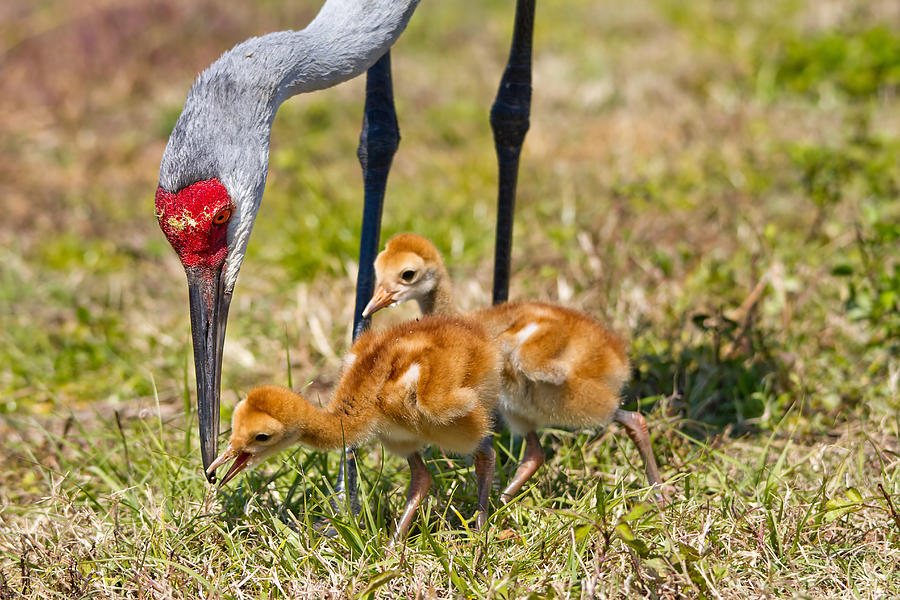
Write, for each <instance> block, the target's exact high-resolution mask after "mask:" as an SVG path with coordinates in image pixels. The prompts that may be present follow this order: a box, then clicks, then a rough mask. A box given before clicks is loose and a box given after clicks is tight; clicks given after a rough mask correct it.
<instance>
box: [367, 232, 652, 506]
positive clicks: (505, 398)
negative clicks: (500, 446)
mask: <svg viewBox="0 0 900 600" xmlns="http://www.w3.org/2000/svg"><path fill="white" fill-rule="evenodd" d="M375 274H376V279H377V282H376V290H375V293H374V295H373V296H372V300H371V301H370V302H369V304H368V305H367V306H366V308H365V310H364V311H363V315H364V316H369V315H371V314H373V313H374V312H376V311H377V310H380V309H382V308H385V307H387V306H392V305H394V304H399V303H401V302H406V301H408V300H414V301H416V302H417V303H418V304H419V307H420V309H421V310H422V313H423V314H426V315H429V314H438V315H457V316H459V315H462V313H461V312H460V310H459V309H458V308H457V306H456V304H455V302H454V300H453V289H452V284H451V281H450V277H449V275H448V273H447V269H446V267H445V266H444V261H443V259H442V258H441V254H440V252H438V250H437V248H435V246H434V244H432V243H431V241H430V240H428V239H427V238H425V237H422V236H420V235H416V234H413V233H404V234H400V235H397V236H394V237H393V238H391V239H390V240H388V242H387V244H386V245H385V249H384V250H383V251H382V252H381V253H380V254H379V255H378V257H377V258H376V259H375ZM465 316H466V317H467V318H468V319H469V320H470V321H471V322H475V323H478V324H480V325H481V326H483V327H484V328H485V329H486V330H487V331H488V334H489V335H490V337H491V338H492V339H494V340H495V341H496V342H497V345H498V347H499V349H500V351H501V353H502V355H503V359H504V366H503V370H502V379H501V393H500V403H499V409H500V412H501V414H502V415H503V417H504V418H505V419H506V421H507V423H508V424H509V427H510V429H511V430H512V431H513V432H515V433H519V434H522V435H524V436H525V457H524V459H523V461H522V463H521V464H520V465H519V468H518V469H517V471H516V474H515V475H514V476H513V478H512V480H511V481H510V482H509V484H508V485H507V486H506V488H505V489H504V490H503V495H502V501H503V502H504V503H505V502H508V501H509V500H511V499H512V498H513V497H515V495H516V494H517V493H518V491H519V490H520V489H521V488H522V486H523V485H524V484H525V482H526V481H528V479H530V478H531V476H532V475H534V473H535V472H536V471H537V470H538V469H539V468H540V466H541V465H542V464H543V463H544V451H543V448H542V447H541V444H540V440H539V439H538V436H537V430H538V429H540V428H542V427H549V426H555V427H586V426H591V427H594V426H604V425H607V424H608V423H610V422H611V421H615V422H617V423H619V424H620V425H622V426H623V427H624V428H625V431H626V432H627V433H628V436H629V437H630V438H631V439H632V440H633V441H634V443H635V444H636V445H637V447H638V451H639V452H640V455H641V459H642V460H643V463H644V468H645V470H646V473H647V479H648V480H649V482H650V484H651V485H654V486H657V485H659V484H661V483H662V480H661V479H660V476H659V469H658V467H657V465H656V458H655V457H654V456H653V450H652V448H651V445H650V434H649V432H648V429H647V421H646V419H645V418H644V417H643V415H641V414H640V413H636V412H632V411H627V410H623V409H621V408H619V406H620V404H621V400H622V398H621V390H622V387H623V386H624V384H625V383H626V382H627V381H628V378H629V376H630V365H629V361H628V356H627V354H626V351H625V342H624V340H623V339H622V338H621V337H619V336H618V335H616V334H615V333H613V332H612V331H610V330H609V329H607V328H606V327H604V326H603V325H601V324H600V323H599V322H597V321H596V320H595V319H593V318H591V317H589V316H588V315H585V314H583V313H580V312H577V311H574V310H571V309H568V308H564V307H561V306H556V305H552V304H545V303H539V302H517V303H505V304H500V305H497V306H492V307H491V308H486V309H483V310H478V311H474V312H472V313H469V314H467V315H465Z"/></svg>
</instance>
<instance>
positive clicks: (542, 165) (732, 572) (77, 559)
mask: <svg viewBox="0 0 900 600" xmlns="http://www.w3.org/2000/svg"><path fill="white" fill-rule="evenodd" d="M296 4H297V3H293V4H291V3H286V4H284V5H282V3H277V2H267V3H262V4H259V5H250V4H246V3H237V2H230V3H227V6H225V7H222V5H221V3H211V2H205V3H195V4H190V5H188V4H182V3H174V2H165V1H164V2H153V3H150V2H147V3H137V4H129V5H127V6H126V5H125V4H120V3H118V2H102V3H100V2H97V3H90V4H84V5H78V6H76V5H74V4H68V3H55V2H47V3H38V4H34V3H26V2H20V3H13V5H12V6H11V8H10V9H9V10H10V11H11V12H10V13H9V14H10V15H13V16H14V18H11V19H8V20H4V21H2V22H0V44H2V45H0V48H2V51H0V52H2V53H0V56H2V58H0V61H2V62H3V65H4V73H5V75H4V81H5V90H4V94H2V95H0V109H2V111H0V114H2V115H4V116H3V117H2V119H0V127H2V135H0V144H2V149H3V152H0V194H2V197H3V198H4V219H3V220H2V222H0V263H2V265H3V268H2V269H0V305H2V306H3V307H4V310H3V311H0V435H2V436H3V440H4V445H3V447H4V452H3V453H2V455H0V598H18V597H25V598H32V597H60V598H87V597H134V598H182V597H184V598H188V597H191V598H193V597H206V598H215V597H222V598H270V597H311V598H320V597H335V598H341V597H352V598H357V597H359V598H376V597H383V598H392V597H413V596H415V597H420V598H431V597H477V598H547V597H558V598H580V597H613V596H616V597H619V596H622V597H647V596H650V597H656V598H676V597H705V598H751V597H752V598H757V597H760V596H768V597H787V596H790V597H799V598H819V597H855V598H890V597H894V596H897V595H898V591H900V590H898V589H897V588H898V584H897V583H896V581H898V580H900V579H898V577H897V573H896V571H897V567H896V565H897V564H900V563H898V551H900V475H898V468H897V467H898V464H900V454H898V453H900V448H898V438H900V398H898V383H900V356H898V353H900V320H898V316H897V315H898V314H900V311H898V308H900V307H898V302H900V262H898V257H897V252H896V248H897V241H898V238H900V230H898V228H897V225H896V224H897V222H898V218H900V203H898V202H897V196H898V191H900V166H898V165H900V160H898V159H900V120H898V117H897V115H898V114H900V110H898V109H900V106H898V104H900V100H898V97H897V86H898V79H897V72H898V69H900V63H898V54H897V48H898V44H900V42H898V40H900V30H898V29H897V28H896V27H894V26H892V25H891V24H892V23H896V22H897V19H896V16H897V12H896V11H897V9H896V7H895V6H894V3H892V2H861V1H859V0H840V1H838V2H834V3H829V4H828V5H827V6H826V5H821V4H815V3H804V2H795V1H787V0H785V1H783V2H782V1H778V2H769V3H750V2H743V1H740V2H732V3H721V2H713V1H711V0H710V1H706V0H703V1H700V2H694V3H690V4H685V3H676V2H670V1H669V0H648V1H647V2H643V3H631V4H629V5H624V6H623V5H618V4H610V3H599V4H598V3H596V2H567V3H564V4H563V3H539V7H538V15H537V31H536V40H535V44H536V46H535V92H534V106H533V113H532V128H531V130H530V132H529V134H528V138H527V140H526V148H525V152H524V154H523V165H522V173H521V176H520V182H519V198H518V207H517V222H516V232H515V247H514V268H515V273H514V277H513V287H512V294H511V295H512V296H513V297H515V298H536V299H547V300H553V301H560V302H563V303H565V304H567V305H571V306H574V307H577V308H580V309H583V310H585V311H587V312H589V313H591V314H594V315H596V316H598V317H600V318H603V319H604V320H606V321H608V322H610V323H612V324H613V326H614V327H615V328H617V329H618V330H619V331H621V332H623V333H627V334H628V335H629V337H630V339H631V355H632V358H633V362H634V365H635V370H634V377H633V380H632V382H631V384H630V385H629V388H628V390H627V393H626V403H627V405H628V407H630V408H638V407H640V410H642V411H643V412H645V413H647V414H648V420H649V421H650V424H651V428H652V433H653V436H654V447H655V450H656V453H657V456H658V458H659V461H660V465H661V468H662V472H663V475H664V477H665V478H667V479H668V480H670V481H671V482H672V483H673V485H675V487H676V490H677V492H676V498H675V502H674V503H673V504H672V505H671V506H669V507H667V508H665V509H659V508H657V507H655V506H654V505H652V504H649V503H647V490H646V489H645V488H644V487H643V486H644V478H643V475H642V472H641V468H640V461H639V458H638V456H637V453H636V451H635V449H634V448H633V445H632V444H631V443H630V442H629V441H628V440H627V439H626V437H625V436H624V435H622V432H621V431H620V430H618V429H616V428H615V427H611V428H610V429H609V430H607V431H599V432H596V431H573V432H565V431H556V430H552V431H546V432H544V433H543V441H544V444H545V446H546V447H547V448H548V454H549V460H548V462H547V464H546V466H545V467H544V468H543V469H542V470H541V471H540V473H539V474H538V475H537V476H536V478H535V480H534V484H533V485H531V486H529V487H527V488H526V490H525V491H524V492H523V494H522V497H521V498H520V499H519V501H518V502H517V503H515V504H514V505H512V506H510V507H509V508H506V509H502V510H498V511H496V512H495V513H494V516H493V517H492V521H491V526H490V527H489V528H488V530H487V531H486V532H482V533H476V532H473V531H471V530H470V529H469V527H470V526H471V520H470V517H471V515H472V512H473V509H474V506H475V497H474V496H475V493H474V489H473V488H474V477H473V474H472V473H471V470H472V469H471V466H470V465H469V463H468V462H466V461H465V460H464V459H458V458H450V459H448V458H447V457H444V456H443V455H441V454H440V453H439V452H436V453H430V454H428V456H427V457H426V458H427V464H428V466H429V468H430V469H431V471H432V473H433V474H434V475H435V486H434V488H433V493H432V494H431V496H430V498H429V501H428V502H427V503H426V505H425V508H424V509H423V511H422V514H421V515H420V518H419V519H418V520H417V523H416V524H415V525H414V527H413V530H412V534H411V536H410V538H409V540H408V543H407V544H406V545H404V546H401V547H398V548H397V549H394V550H391V549H389V548H387V546H386V544H385V542H386V540H387V539H388V535H389V532H390V530H391V527H392V525H393V520H392V519H393V518H394V517H395V516H396V515H397V514H398V512H399V509H400V507H401V505H402V502H403V497H404V488H405V485H406V482H407V475H406V468H405V465H404V463H403V461H402V460H400V459H398V458H396V457H390V456H385V455H383V453H382V451H381V449H380V447H378V446H377V445H370V446H367V447H366V448H364V450H363V454H362V457H361V464H362V470H361V477H362V492H363V500H364V502H363V506H364V511H363V513H362V514H361V515H360V516H359V517H358V518H351V517H348V516H338V517H337V518H336V520H335V521H333V522H334V523H335V526H336V529H337V531H338V535H337V536H336V537H334V538H328V537H325V536H323V535H322V534H321V533H320V531H319V525H318V524H319V523H320V521H321V520H322V519H324V518H326V517H329V516H332V509H331V504H330V499H331V488H330V485H331V483H332V482H333V481H334V474H335V472H336V468H337V461H338V457H337V456H335V455H324V454H319V453H311V452H307V451H305V450H298V451H295V452H292V453H286V454H285V455H284V456H282V457H280V458H277V459H273V460H270V461H269V463H268V464H267V465H266V466H265V467H261V468H259V469H257V470H256V471H255V472H253V473H250V474H248V475H246V476H242V477H239V478H238V479H236V480H235V481H234V482H233V483H232V484H231V485H229V486H228V487H227V488H226V489H224V490H223V491H222V492H221V493H220V494H218V495H216V494H215V493H213V492H212V491H211V490H210V489H209V488H208V487H207V485H206V484H205V483H204V481H203V479H202V476H201V474H200V472H199V469H198V468H197V466H198V464H199V451H198V443H197V439H196V431H195V430H196V415H195V414H194V412H193V407H192V400H191V398H192V396H193V385H194V384H193V376H192V375H191V373H192V371H193V367H192V365H191V363H190V360H191V351H190V344H189V335H190V334H189V326H188V314H187V298H186V294H185V290H184V287H185V286H184V276H183V273H182V271H181V267H180V265H179V264H178V262H177V259H176V258H175V256H174V254H173V253H172V252H171V250H170V249H169V248H168V246H167V244H166V242H165V240H164V239H163V237H162V235H161V234H160V233H159V231H158V229H157V227H156V223H155V221H154V219H153V218H152V215H153V212H152V202H151V201H152V194H153V190H154V189H155V185H156V173H157V169H158V164H159V157H160V156H161V153H162V148H163V146H164V144H165V141H166V139H167V136H168V133H169V131H170V129H171V126H172V123H173V122H174V119H175V118H177V115H178V113H179V111H180V108H181V105H182V103H183V100H184V94H185V92H186V90H187V87H188V86H189V84H190V82H191V80H192V79H193V77H194V76H195V74H196V72H197V71H198V70H200V69H201V68H203V67H204V66H205V65H206V64H208V63H209V62H210V61H211V60H213V59H214V58H215V57H216V56H217V55H218V54H219V53H220V52H221V51H222V50H223V49H224V48H227V47H229V46H230V45H231V44H233V43H235V42H237V41H239V40H241V39H244V38H246V37H248V36H250V35H254V34H257V33H261V32H265V31H270V30H275V29H279V28H283V27H285V26H296V25H300V24H302V23H304V22H306V21H308V20H309V19H310V18H311V16H312V15H313V14H314V12H315V10H316V8H317V7H316V6H312V5H309V4H308V3H302V5H300V6H297V5H296ZM511 23H512V14H511V12H510V6H509V3H508V2H500V1H499V0H497V1H492V2H488V3H482V5H480V6H479V7H478V8H477V9H476V8H471V9H470V10H465V9H464V7H462V6H461V5H458V3H423V5H422V6H420V7H419V9H418V11H417V14H416V15H415V18H414V19H413V22H412V24H411V25H410V28H409V30H408V31H407V32H406V34H405V35H404V37H403V38H402V39H401V40H400V42H399V43H398V45H397V47H396V52H394V54H393V56H392V58H393V63H394V69H395V75H394V78H395V86H396V95H397V104H398V111H399V113H400V115H399V116H400V123H401V129H402V136H403V141H402V142H401V146H400V151H399V153H398V154H397V157H396V159H395V162H394V169H393V171H392V174H391V180H390V183H389V189H388V201H387V204H386V206H385V213H384V235H385V236H387V235H390V234H392V233H395V232H398V231H404V230H415V231H418V232H421V233H424V234H426V235H429V236H431V237H433V238H434V239H435V240H436V242H437V243H438V245H439V246H440V247H442V248H443V249H444V250H445V251H446V253H447V256H448V262H449V264H450V266H451V271H452V273H453V275H454V276H455V277H456V279H457V281H459V282H460V284H459V285H458V290H457V291H458V294H459V296H460V297H461V300H462V304H463V305H464V306H465V307H476V306H481V305H484V304H485V303H487V302H488V298H489V295H488V290H489V286H490V254H491V251H492V244H493V239H492V220H493V213H494V198H495V194H496V191H495V177H496V175H495V163H494V161H495V159H494V156H493V149H492V141H491V134H490V129H489V127H488V123H487V112H488V107H489V106H490V103H491V100H492V97H493V94H494V93H495V91H496V85H497V81H498V78H499V75H500V73H501V71H502V67H503V63H504V60H505V58H506V52H507V49H508V38H509V31H510V27H511ZM448 49H453V51H452V52H450V51H448ZM438 86H440V87H438ZM362 92H363V88H362V82H361V81H354V82H350V83H348V84H346V85H343V86H340V87H338V88H335V89H332V90H327V91H324V92H319V93H316V94H310V95H306V96H303V97H298V98H295V99H292V100H291V101H289V102H288V103H286V104H285V105H284V107H283V108H282V110H281V111H280V112H279V115H278V117H277V119H276V122H275V127H274V130H273V149H272V157H271V169H270V173H269V178H268V182H269V183H268V186H267V191H266V196H265V200H264V207H263V209H262V210H261V211H260V217H259V219H258V222H257V225H256V233H255V234H254V236H253V240H252V242H251V243H250V247H249V255H248V257H247V260H246V261H245V263H244V265H245V268H244V269H243V273H242V275H241V279H240V282H239V284H238V288H237V290H236V294H235V299H234V302H233V304H232V309H231V318H230V322H229V330H228V341H227V344H226V356H225V367H224V375H223V413H224V414H223V418H227V417H228V416H229V412H230V409H231V407H232V406H233V405H234V403H235V402H236V400H237V399H238V398H239V397H241V394H243V393H246V391H247V389H248V388H249V387H251V386H253V385H256V384H261V383H277V384H287V383H288V382H289V381H291V382H292V383H293V385H294V387H295V388H298V389H299V388H302V387H307V386H309V388H308V389H310V390H311V391H312V393H314V394H320V395H322V396H323V397H324V396H325V395H327V391H328V389H329V388H330V386H331V385H332V384H333V383H334V381H335V378H336V376H337V372H338V367H339V357H340V355H341V353H342V352H343V350H345V349H346V347H347V345H348V343H349V336H350V332H349V323H350V320H351V311H352V306H351V304H352V297H353V294H352V289H353V278H354V276H355V272H356V264H355V260H356V240H357V238H358V230H359V222H360V221H359V219H360V215H361V210H360V208H361V205H360V195H361V185H360V177H359V173H358V165H357V164H356V161H355V159H354V151H355V145H356V141H357V137H358V128H359V123H360V116H361V113H362V97H363V93H362ZM406 314H412V313H411V312H407V313H406ZM380 318H381V319H385V318H388V317H386V316H383V317H380ZM395 318H396V317H395ZM377 324H378V323H376V325H377ZM497 447H498V450H499V453H500V455H501V457H504V458H503V459H502V460H501V465H500V470H499V474H498V481H499V482H501V483H502V482H505V481H506V480H507V479H508V478H509V477H510V476H511V474H512V472H513V470H514V467H515V461H516V459H517V457H518V456H519V455H520V453H521V447H520V441H519V440H516V439H510V438H509V436H508V434H504V435H502V436H500V438H499V439H498V440H497Z"/></svg>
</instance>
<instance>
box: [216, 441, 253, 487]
mask: <svg viewBox="0 0 900 600" xmlns="http://www.w3.org/2000/svg"><path fill="white" fill-rule="evenodd" d="M251 456H252V454H250V453H249V452H236V451H235V450H234V449H233V448H232V447H231V446H228V447H227V448H226V449H225V451H224V452H222V454H220V455H219V457H218V458H216V460H214V461H213V462H212V463H211V464H210V465H209V467H207V469H206V474H207V476H208V477H209V478H211V477H212V476H213V475H215V473H216V469H218V468H219V467H221V466H222V465H224V464H225V463H227V462H228V461H229V460H231V459H232V458H234V462H233V463H231V468H230V469H228V472H227V473H225V477H223V478H222V481H220V482H219V488H221V487H222V486H223V485H225V484H226V483H228V482H229V481H231V480H232V479H234V476H235V475H237V474H238V473H240V472H241V471H243V470H244V468H246V466H247V461H248V460H250V457H251ZM213 481H215V480H214V479H213Z"/></svg>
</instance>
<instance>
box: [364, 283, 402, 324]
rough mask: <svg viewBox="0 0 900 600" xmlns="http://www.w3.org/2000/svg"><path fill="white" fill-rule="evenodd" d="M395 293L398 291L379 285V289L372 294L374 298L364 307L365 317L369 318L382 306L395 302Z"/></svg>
mask: <svg viewBox="0 0 900 600" xmlns="http://www.w3.org/2000/svg"><path fill="white" fill-rule="evenodd" d="M395 295H396V292H389V291H387V290H386V289H384V286H378V289H377V290H375V293H374V294H372V299H371V300H369V303H368V304H366V307H365V308H364V309H363V312H362V316H363V318H365V319H368V318H369V317H371V316H372V315H373V314H375V313H376V312H377V311H379V310H381V309H382V308H384V307H386V306H390V305H391V304H392V303H393V302H394V296H395Z"/></svg>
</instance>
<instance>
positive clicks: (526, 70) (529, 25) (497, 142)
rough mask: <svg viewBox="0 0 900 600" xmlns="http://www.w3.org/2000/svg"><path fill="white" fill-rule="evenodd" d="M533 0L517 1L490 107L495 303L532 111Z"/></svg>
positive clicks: (505, 274) (504, 289)
mask: <svg viewBox="0 0 900 600" xmlns="http://www.w3.org/2000/svg"><path fill="white" fill-rule="evenodd" d="M534 2H535V0H518V1H517V2H516V24H515V26H514V28H513V39H512V48H511V49H510V51H509V62H507V64H506V71H504V72H503V78H502V79H501V80H500V89H499V90H498V91H497V98H496V100H495V101H494V106H493V107H492V108H491V128H492V129H493V130H494V147H495V148H496V150H497V162H498V164H499V167H500V177H499V179H500V182H499V190H498V193H497V237H496V244H495V246H494V297H493V301H494V304H500V303H501V302H506V300H507V298H508V296H509V272H510V254H511V251H512V227H513V212H514V210H515V207H516V180H517V179H518V176H519V154H520V153H521V151H522V144H523V143H524V142H525V134H526V133H527V132H528V116H529V114H530V112H531V41H532V33H533V31H534Z"/></svg>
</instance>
